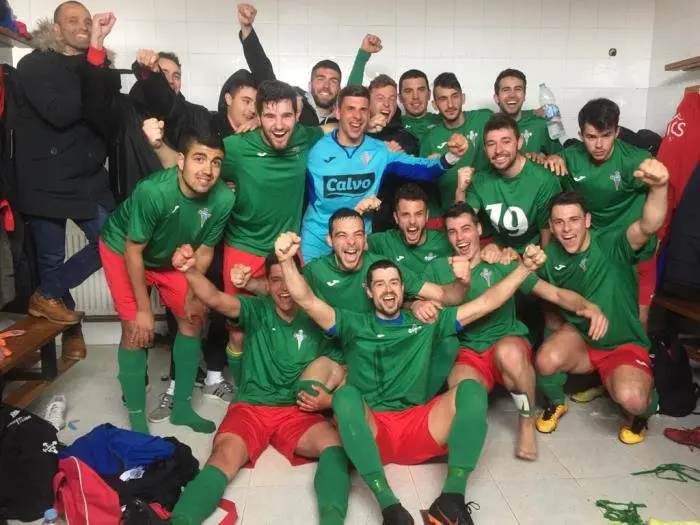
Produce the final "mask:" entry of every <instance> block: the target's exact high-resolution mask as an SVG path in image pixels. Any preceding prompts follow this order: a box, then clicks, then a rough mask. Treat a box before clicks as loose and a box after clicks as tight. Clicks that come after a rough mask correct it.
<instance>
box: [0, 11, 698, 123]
mask: <svg viewBox="0 0 700 525" xmlns="http://www.w3.org/2000/svg"><path fill="white" fill-rule="evenodd" d="M57 1H58V0H11V3H12V5H13V7H14V9H15V11H16V13H17V14H18V15H19V17H20V18H22V19H24V20H26V21H27V22H28V25H30V27H31V26H32V25H33V23H34V21H35V20H36V19H38V18H39V17H44V16H49V15H51V13H52V11H53V9H54V8H55V6H56V4H57ZM253 1H255V0H253ZM667 1H669V0H659V3H660V4H661V3H666V2H667ZM692 2H695V3H700V2H699V1H698V0H689V2H688V3H692ZM86 4H87V6H88V8H89V9H91V11H92V12H98V11H103V10H108V9H109V10H112V11H114V12H115V14H116V15H117V18H118V22H117V25H116V27H115V29H114V31H113V34H112V35H110V37H109V39H108V41H107V43H108V44H109V45H110V46H112V47H113V48H114V49H115V50H116V51H117V53H118V58H117V65H118V66H120V67H126V66H128V65H129V64H130V62H131V61H132V60H133V57H134V53H135V51H136V50H137V49H138V48H140V47H154V48H156V49H164V50H172V51H175V52H177V53H178V54H179V55H180V57H181V59H182V62H183V66H184V71H183V90H184V93H185V95H186V96H187V97H188V98H189V99H190V100H192V101H195V102H199V103H202V104H204V105H207V106H209V107H212V106H213V105H214V104H215V101H216V99H217V95H218V91H219V86H220V85H221V83H222V81H223V79H225V78H226V77H227V76H228V75H229V74H230V73H231V72H233V71H234V70H235V69H237V68H239V67H245V63H244V61H243V59H242V54H241V48H240V44H239V43H238V37H237V32H238V27H237V18H236V1H235V0H119V1H114V0H86ZM255 5H256V7H257V8H258V18H257V21H256V28H257V30H258V33H259V35H260V37H261V40H262V42H263V45H264V46H265V49H266V50H267V52H268V53H269V55H270V57H271V59H272V62H273V64H274V66H275V70H276V72H277V73H278V76H279V77H280V78H281V79H283V80H286V81H289V82H291V83H294V84H297V85H301V86H306V84H307V82H308V75H309V70H310V67H311V65H312V64H313V63H314V62H316V61H317V60H319V59H321V58H328V57H331V58H334V59H336V60H337V61H338V62H339V64H340V65H341V67H342V69H343V71H344V72H345V73H346V74H348V73H349V72H350V67H351V64H352V60H353V57H354V55H355V52H356V50H357V48H358V46H359V44H360V41H361V39H362V37H363V35H364V34H365V33H366V32H368V31H369V32H372V33H376V34H378V35H379V36H381V37H382V40H383V43H384V50H383V51H382V53H381V54H380V55H379V56H376V57H373V59H372V60H371V61H370V63H369V65H368V69H367V73H368V76H374V75H376V74H377V73H388V74H390V75H392V76H394V77H395V78H397V77H398V76H399V75H400V74H401V73H402V72H403V71H405V70H406V69H408V68H410V67H417V68H420V69H423V70H425V71H426V73H427V74H428V76H429V77H431V78H433V77H434V76H435V75H437V74H438V73H440V72H442V71H446V70H452V71H454V72H455V73H456V74H457V75H458V77H459V78H460V80H461V82H462V84H463V86H464V88H465V89H466V91H467V95H468V101H467V107H469V108H475V107H493V103H492V101H491V95H492V91H493V87H492V86H493V81H494V79H495V77H496V75H497V73H498V72H499V71H500V70H502V69H504V68H506V67H516V68H520V69H522V70H523V71H525V73H526V74H527V75H528V80H529V83H530V86H531V89H530V97H529V99H528V102H527V103H526V104H527V106H528V107H534V106H535V105H536V104H537V101H536V98H537V84H538V83H539V82H546V83H547V84H548V85H550V87H551V88H552V89H553V90H554V92H555V94H556V96H557V97H558V99H560V100H559V101H560V105H561V106H562V112H563V114H564V115H565V117H566V122H565V123H566V127H567V131H568V132H569V134H570V135H575V134H576V131H577V130H576V125H575V120H576V114H577V112H578V110H579V109H580V107H581V105H582V104H583V103H585V102H586V101H587V100H588V99H590V98H592V97H596V96H607V97H610V98H612V99H614V100H616V101H617V102H618V103H619V104H620V105H621V107H622V121H623V124H624V125H626V126H628V127H631V128H634V129H637V128H640V127H643V126H644V123H645V119H646V114H647V111H646V107H647V87H648V82H649V65H650V61H651V53H652V49H651V47H652V33H653V30H654V8H655V2H654V0H499V1H493V0H352V1H348V0H257V1H256V2H255ZM610 48H616V49H617V56H615V57H609V56H608V50H609V49H610Z"/></svg>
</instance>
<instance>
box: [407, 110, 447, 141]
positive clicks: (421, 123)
mask: <svg viewBox="0 0 700 525" xmlns="http://www.w3.org/2000/svg"><path fill="white" fill-rule="evenodd" d="M401 122H402V123H403V127H404V128H406V129H407V130H408V131H410V132H411V133H413V135H414V136H415V137H416V138H417V139H418V142H419V143H420V142H422V141H423V138H424V137H425V135H426V134H427V133H430V132H431V131H432V130H433V129H435V128H436V127H438V126H439V125H441V124H442V118H441V117H440V115H438V114H437V113H429V112H428V113H426V114H424V115H423V116H421V117H414V116H412V115H409V114H408V113H404V114H403V115H401Z"/></svg>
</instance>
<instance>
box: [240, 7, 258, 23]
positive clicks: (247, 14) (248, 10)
mask: <svg viewBox="0 0 700 525" xmlns="http://www.w3.org/2000/svg"><path fill="white" fill-rule="evenodd" d="M257 14H258V10H257V9H255V7H254V6H252V5H251V4H238V23H239V24H241V27H245V28H250V27H253V23H254V22H255V15H257Z"/></svg>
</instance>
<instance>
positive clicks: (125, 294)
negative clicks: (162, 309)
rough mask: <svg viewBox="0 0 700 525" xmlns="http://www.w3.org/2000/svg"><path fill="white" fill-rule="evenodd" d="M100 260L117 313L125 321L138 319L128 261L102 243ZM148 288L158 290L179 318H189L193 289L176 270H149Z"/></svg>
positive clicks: (161, 298)
mask: <svg viewBox="0 0 700 525" xmlns="http://www.w3.org/2000/svg"><path fill="white" fill-rule="evenodd" d="M99 247H100V259H101V261H102V268H103V269H104V272H105V279H106V280H107V286H108V287H109V292H110V293H111V294H112V300H113V301H114V309H115V310H116V311H117V315H118V316H119V319H121V320H122V321H133V320H134V319H136V312H137V310H138V309H137V307H136V297H134V290H133V288H132V286H131V281H130V280H129V273H128V272H127V270H126V259H125V258H124V256H123V255H119V254H118V253H115V252H113V251H112V250H110V249H109V247H108V246H107V245H106V244H105V243H104V242H102V239H100V243H99ZM145 273H146V286H152V287H154V288H155V289H156V290H158V295H159V296H160V300H161V303H163V304H164V305H165V306H167V307H168V308H169V309H170V310H171V311H172V312H173V314H175V316H176V317H180V318H185V317H187V315H186V314H185V297H186V296H187V290H188V289H189V286H188V284H187V279H186V278H185V275H184V274H182V273H180V272H178V271H175V270H149V269H146V272H145Z"/></svg>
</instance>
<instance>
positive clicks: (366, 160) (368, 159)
mask: <svg viewBox="0 0 700 525" xmlns="http://www.w3.org/2000/svg"><path fill="white" fill-rule="evenodd" d="M360 160H361V161H362V164H364V165H365V166H367V165H368V164H369V163H370V162H372V154H371V153H370V152H369V151H365V152H364V153H363V154H362V155H360Z"/></svg>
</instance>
